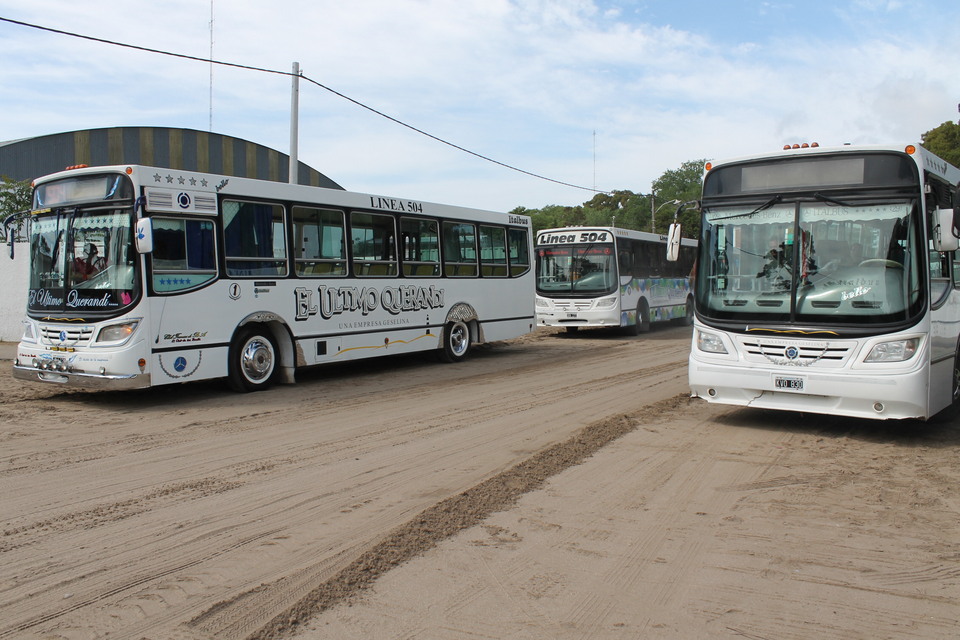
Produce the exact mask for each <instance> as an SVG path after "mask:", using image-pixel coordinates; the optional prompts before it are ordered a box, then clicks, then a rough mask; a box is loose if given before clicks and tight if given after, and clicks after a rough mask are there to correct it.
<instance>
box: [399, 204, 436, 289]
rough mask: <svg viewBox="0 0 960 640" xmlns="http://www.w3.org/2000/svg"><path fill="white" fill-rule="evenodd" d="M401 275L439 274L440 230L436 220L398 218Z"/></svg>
mask: <svg viewBox="0 0 960 640" xmlns="http://www.w3.org/2000/svg"><path fill="white" fill-rule="evenodd" d="M400 238H401V243H402V250H403V275H405V276H438V275H440V231H439V225H438V224H437V221H436V220H421V219H419V218H403V219H401V220H400Z"/></svg>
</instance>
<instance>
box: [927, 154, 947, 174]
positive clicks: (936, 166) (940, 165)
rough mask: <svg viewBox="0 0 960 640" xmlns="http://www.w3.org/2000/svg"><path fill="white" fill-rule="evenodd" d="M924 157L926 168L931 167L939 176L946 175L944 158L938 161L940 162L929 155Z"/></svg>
mask: <svg viewBox="0 0 960 640" xmlns="http://www.w3.org/2000/svg"><path fill="white" fill-rule="evenodd" d="M924 159H925V160H926V165H927V168H928V169H932V170H933V171H936V172H937V173H939V174H940V175H941V176H945V175H947V162H946V160H942V161H940V162H937V160H935V159H934V158H931V157H930V156H925V158H924Z"/></svg>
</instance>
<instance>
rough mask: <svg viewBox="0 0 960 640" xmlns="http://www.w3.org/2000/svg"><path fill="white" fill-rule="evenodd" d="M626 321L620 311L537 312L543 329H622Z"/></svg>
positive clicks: (539, 323)
mask: <svg viewBox="0 0 960 640" xmlns="http://www.w3.org/2000/svg"><path fill="white" fill-rule="evenodd" d="M625 320H626V319H625V318H623V317H621V314H620V311H618V310H617V309H613V310H610V311H537V324H538V325H539V326H541V327H620V326H623V323H624V321H625Z"/></svg>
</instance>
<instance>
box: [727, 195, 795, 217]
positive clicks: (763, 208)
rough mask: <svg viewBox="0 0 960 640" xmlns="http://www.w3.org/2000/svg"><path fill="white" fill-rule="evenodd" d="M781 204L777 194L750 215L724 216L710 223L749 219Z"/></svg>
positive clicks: (781, 198) (781, 197)
mask: <svg viewBox="0 0 960 640" xmlns="http://www.w3.org/2000/svg"><path fill="white" fill-rule="evenodd" d="M781 202H783V196H781V195H780V194H777V195H775V196H773V197H772V198H770V199H769V200H767V201H766V202H764V203H763V204H762V205H760V206H759V207H757V208H756V209H754V210H753V211H751V212H750V213H737V214H734V215H732V216H725V217H723V218H714V219H713V220H711V221H710V222H711V223H713V222H721V221H723V220H732V219H733V218H749V217H750V216H753V215H756V214H758V213H760V212H761V211H766V210H767V209H769V208H770V207H772V206H773V205H775V204H779V203H781Z"/></svg>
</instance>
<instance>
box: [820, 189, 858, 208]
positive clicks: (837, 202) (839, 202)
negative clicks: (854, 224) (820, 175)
mask: <svg viewBox="0 0 960 640" xmlns="http://www.w3.org/2000/svg"><path fill="white" fill-rule="evenodd" d="M813 197H814V198H816V199H817V200H819V201H820V202H828V203H830V204H835V205H837V206H840V207H852V206H853V205H852V204H848V203H846V202H843V201H842V200H837V199H836V198H831V197H830V196H825V195H823V194H822V193H820V192H817V193H815V194H813Z"/></svg>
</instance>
